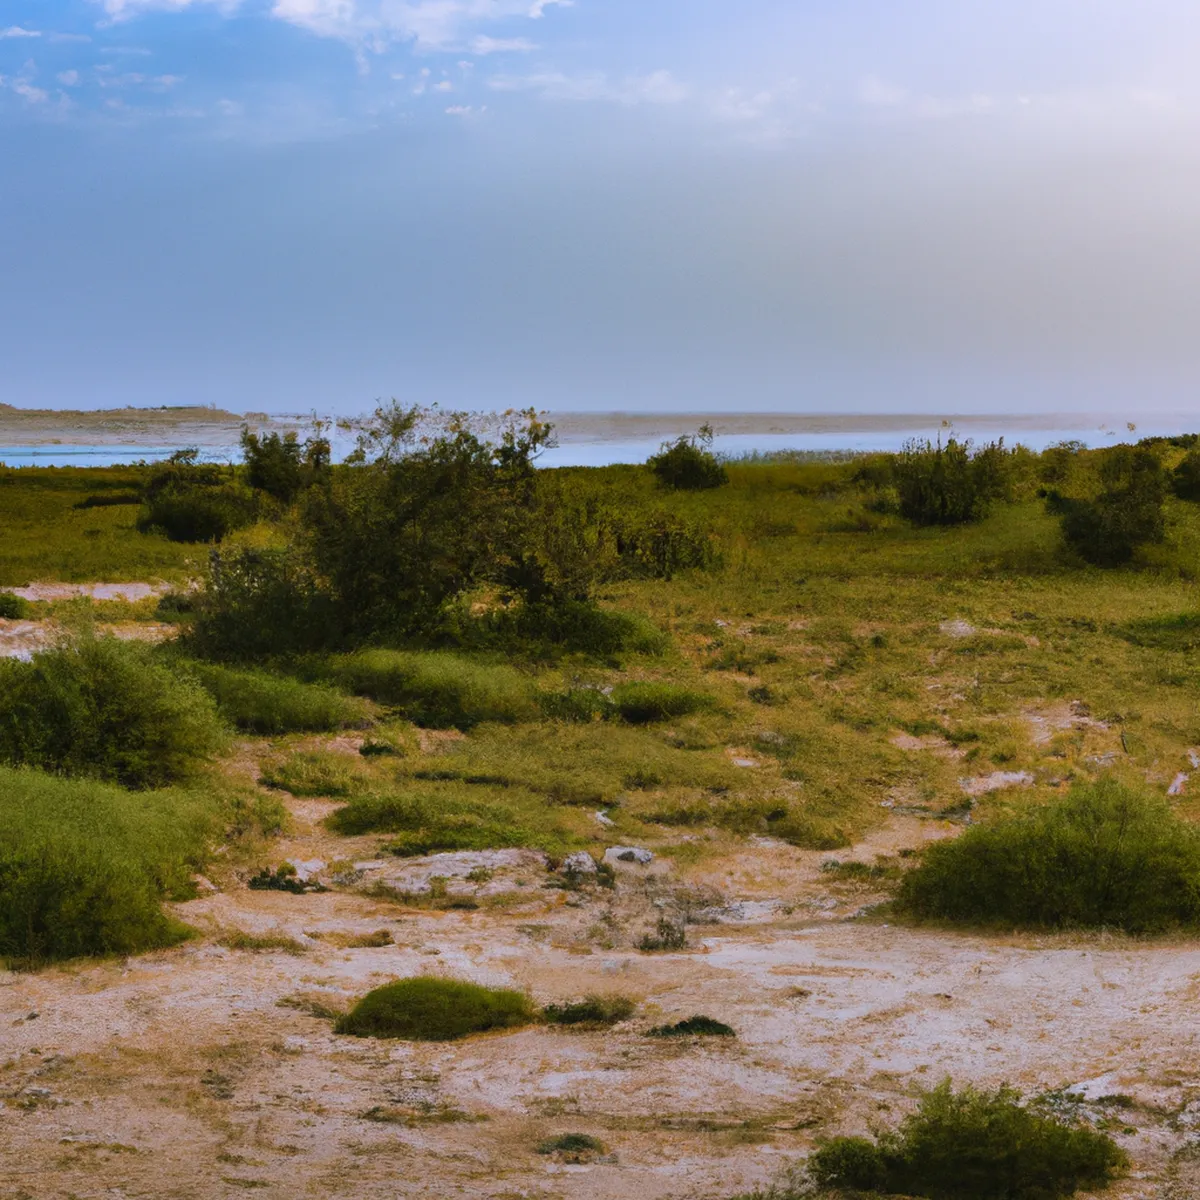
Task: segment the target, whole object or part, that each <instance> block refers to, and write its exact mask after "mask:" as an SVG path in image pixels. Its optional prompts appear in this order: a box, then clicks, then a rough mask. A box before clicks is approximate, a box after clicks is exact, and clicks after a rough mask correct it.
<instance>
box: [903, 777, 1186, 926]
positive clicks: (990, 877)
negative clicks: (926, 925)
mask: <svg viewBox="0 0 1200 1200" xmlns="http://www.w3.org/2000/svg"><path fill="white" fill-rule="evenodd" d="M898 904H899V906H900V908H901V910H902V911H904V912H907V913H909V914H911V915H912V916H914V917H918V918H932V919H938V920H947V921H955V922H961V923H964V924H972V925H1003V926H1008V927H1013V926H1019V927H1050V928H1061V927H1084V928H1097V927H1108V928H1113V929H1123V930H1127V931H1129V932H1131V933H1153V932H1158V931H1161V930H1164V929H1169V928H1172V927H1174V926H1180V925H1183V926H1190V925H1195V924H1196V923H1197V922H1198V921H1200V830H1197V829H1196V828H1195V826H1193V825H1190V824H1188V823H1187V822H1185V821H1182V820H1180V819H1179V818H1178V817H1177V816H1175V814H1174V813H1173V812H1172V811H1171V809H1170V807H1169V806H1168V805H1167V804H1166V803H1165V802H1164V801H1162V800H1159V799H1157V798H1152V797H1146V796H1142V795H1140V794H1138V793H1137V792H1134V791H1131V790H1130V789H1128V788H1126V787H1124V786H1123V785H1121V784H1119V783H1117V782H1116V781H1114V780H1112V779H1106V780H1102V781H1101V782H1099V783H1097V784H1094V785H1090V786H1084V785H1081V786H1077V787H1075V788H1074V789H1072V791H1071V793H1070V794H1069V795H1068V796H1067V797H1066V798H1065V799H1063V800H1060V801H1057V802H1055V803H1053V804H1049V805H1046V806H1044V807H1038V808H1035V809H1033V810H1032V811H1030V812H1026V813H1023V814H1021V815H1019V816H1015V817H1009V818H1005V819H1001V820H999V821H996V822H995V823H993V824H990V825H978V826H974V827H973V828H971V829H969V830H967V832H966V833H964V834H963V835H962V836H961V837H959V838H956V839H955V840H954V841H947V842H940V843H938V844H936V845H934V846H931V847H930V848H929V849H928V850H926V851H925V854H924V856H923V858H922V861H921V864H920V866H919V867H917V868H916V869H915V870H913V871H911V872H909V873H908V874H907V875H906V876H905V877H904V879H903V881H902V883H901V887H900V893H899V899H898Z"/></svg>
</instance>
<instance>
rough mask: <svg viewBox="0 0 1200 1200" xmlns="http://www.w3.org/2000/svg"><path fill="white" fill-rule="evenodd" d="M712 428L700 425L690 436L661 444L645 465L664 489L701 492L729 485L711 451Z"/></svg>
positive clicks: (724, 471)
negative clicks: (697, 430)
mask: <svg viewBox="0 0 1200 1200" xmlns="http://www.w3.org/2000/svg"><path fill="white" fill-rule="evenodd" d="M712 442H713V429H712V426H711V425H701V426H700V430H699V432H698V433H696V434H694V435H693V436H690V437H689V436H686V435H684V436H681V437H678V438H676V439H675V441H673V442H664V443H663V445H662V449H660V450H659V452H658V453H657V454H655V455H653V456H652V457H651V458H650V459H649V460H648V461H647V463H646V465H647V466H648V467H649V468H650V470H651V471H652V472H653V473H654V478H655V479H657V480H658V482H659V483H660V484H662V486H663V487H668V488H675V489H677V490H687V491H703V490H706V489H708V488H717V487H721V486H722V485H723V484H726V483H728V482H729V474H728V472H727V471H726V470H725V468H724V467H723V466H722V465H721V463H720V462H719V461H718V459H717V456H716V455H715V454H713V452H712Z"/></svg>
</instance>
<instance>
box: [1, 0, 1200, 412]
mask: <svg viewBox="0 0 1200 1200" xmlns="http://www.w3.org/2000/svg"><path fill="white" fill-rule="evenodd" d="M1198 59H1200V10H1197V9H1195V7H1194V6H1188V5H1185V4H1184V3H1182V0H1169V2H1168V0H1143V2H1142V3H1138V4H1134V3H1131V2H1126V0H1095V2H1091V3H1083V0H1041V2H1039V3H1033V2H1032V0H1017V2H1015V3H1000V2H999V0H989V2H985V0H978V2H976V3H972V4H969V5H964V4H962V3H961V2H960V3H956V4H952V3H950V2H949V0H940V2H935V0H917V2H915V3H913V4H911V5H907V6H905V7H904V10H903V12H901V11H899V10H898V9H897V8H896V7H895V6H894V5H888V4H886V3H884V2H883V0H870V2H868V0H858V2H853V3H850V4H847V5H840V6H837V8H836V10H832V9H830V10H826V9H822V8H818V7H816V6H811V5H800V4H795V3H784V2H783V0H749V2H748V3H745V4H742V5H739V6H737V7H736V8H733V7H731V6H729V5H725V4H721V3H719V2H718V0H693V2H691V3H688V4H687V5H684V4H682V3H671V2H670V0H665V2H664V3H660V4H658V5H655V6H652V7H650V6H644V5H635V4H633V3H632V2H631V0H612V2H609V3H601V2H600V0H577V2H576V3H564V2H562V0H560V2H559V3H549V2H547V3H541V2H538V3H534V2H532V0H519V2H518V0H437V2H434V0H413V2H412V3H404V4H399V3H395V2H394V0H274V2H273V3H267V2H263V0H222V2H219V3H214V2H212V0H10V2H9V3H8V4H7V5H6V8H5V16H4V18H3V23H2V24H0V141H2V146H3V149H4V151H5V167H4V187H3V188H0V264H2V265H3V270H4V276H5V287H4V289H3V290H2V291H0V354H2V355H3V360H4V363H5V371H4V375H3V382H2V383H0V401H2V402H7V403H10V404H15V405H17V406H20V407H70V408H99V407H112V406H118V405H123V404H132V405H141V406H150V405H159V404H168V405H176V404H210V403H212V404H217V405H219V406H221V407H225V408H229V409H233V410H237V411H246V410H266V411H306V410H308V409H312V408H316V409H318V410H321V411H327V412H337V413H345V414H352V413H359V412H362V411H365V410H367V409H369V408H370V407H371V405H372V403H373V402H374V400H375V399H376V398H379V397H387V396H396V397H399V398H400V399H402V400H405V401H417V402H440V403H442V404H443V405H446V406H449V407H455V408H458V407H467V408H476V409H480V408H482V409H494V408H504V407H508V406H526V405H533V406H536V407H539V408H545V409H550V410H558V411H563V410H572V409H574V410H581V411H582V410H591V411H622V410H625V411H654V412H671V411H689V412H706V411H712V412H719V411H742V410H750V411H756V412H770V411H781V412H789V411H790V412H813V413H829V412H855V413H873V412H874V413H880V412H907V413H914V412H915V413H938V412H944V411H953V412H956V413H961V414H969V413H972V412H976V413H997V412H999V413H1004V412H1008V413H1012V414H1020V413H1037V412H1055V413H1084V414H1105V415H1108V416H1110V417H1112V418H1115V419H1122V420H1132V421H1137V420H1138V419H1139V416H1140V415H1141V414H1144V413H1147V412H1162V413H1167V412H1174V413H1181V414H1182V413H1189V412H1192V411H1197V409H1198V408H1200V406H1197V404H1196V401H1195V397H1196V396H1197V395H1198V394H1200V389H1198V385H1200V341H1198V340H1197V339H1196V337H1195V334H1194V330H1193V327H1192V326H1193V321H1192V314H1193V313H1194V312H1196V311H1200V271H1198V269H1197V268H1198V267H1200V234H1198V233H1197V231H1196V228H1195V221H1194V216H1193V214H1194V212H1195V211H1196V210H1197V206H1198V205H1200V139H1198V138H1197V136H1196V134H1197V132H1198V128H1200V85H1197V83H1196V78H1197V76H1196V71H1195V68H1196V66H1197V65H1198Z"/></svg>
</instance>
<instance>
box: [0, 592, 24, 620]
mask: <svg viewBox="0 0 1200 1200" xmlns="http://www.w3.org/2000/svg"><path fill="white" fill-rule="evenodd" d="M28 615H29V604H28V603H27V602H26V601H25V600H23V599H22V598H21V597H20V596H18V595H16V594H14V593H13V592H0V618H3V619H4V620H6V621H19V620H21V619H22V618H23V617H27V616H28Z"/></svg>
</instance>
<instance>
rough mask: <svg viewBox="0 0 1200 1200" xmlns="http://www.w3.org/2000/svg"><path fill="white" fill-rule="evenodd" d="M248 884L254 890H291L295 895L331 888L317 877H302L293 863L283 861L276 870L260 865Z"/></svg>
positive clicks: (304, 894) (324, 890) (305, 894)
mask: <svg viewBox="0 0 1200 1200" xmlns="http://www.w3.org/2000/svg"><path fill="white" fill-rule="evenodd" d="M246 886H247V887H248V888H249V889H250V890H251V891H252V892H289V893H291V895H293V896H307V895H309V894H311V893H316V892H327V891H328V890H329V889H328V888H327V887H326V886H325V885H324V884H322V883H318V882H317V881H316V880H315V879H308V880H304V879H301V878H300V876H299V873H298V872H297V871H296V868H295V867H294V866H292V864H291V863H282V864H281V865H280V866H279V867H277V868H276V869H275V870H271V868H270V867H260V868H259V870H258V872H257V873H256V874H254V875H252V876H251V877H250V878H249V879H248V880H247V881H246Z"/></svg>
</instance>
